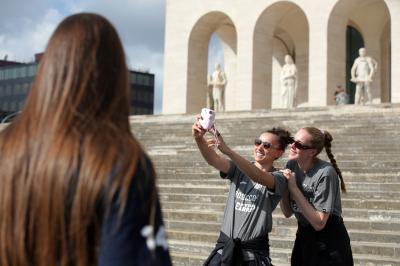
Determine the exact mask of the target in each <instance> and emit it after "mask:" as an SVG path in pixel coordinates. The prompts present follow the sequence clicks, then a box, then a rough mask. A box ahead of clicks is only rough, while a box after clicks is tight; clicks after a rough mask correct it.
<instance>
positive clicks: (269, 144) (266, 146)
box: [254, 139, 272, 149]
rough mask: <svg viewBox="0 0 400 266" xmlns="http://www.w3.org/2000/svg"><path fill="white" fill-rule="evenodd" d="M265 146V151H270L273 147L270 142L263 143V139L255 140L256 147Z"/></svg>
mask: <svg viewBox="0 0 400 266" xmlns="http://www.w3.org/2000/svg"><path fill="white" fill-rule="evenodd" d="M261 144H262V145H263V148H264V149H270V148H271V147H272V144H271V143H270V142H268V141H262V140H261V139H255V140H254V145H256V146H257V147H258V146H260V145H261Z"/></svg>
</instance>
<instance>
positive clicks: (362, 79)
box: [350, 48, 378, 104]
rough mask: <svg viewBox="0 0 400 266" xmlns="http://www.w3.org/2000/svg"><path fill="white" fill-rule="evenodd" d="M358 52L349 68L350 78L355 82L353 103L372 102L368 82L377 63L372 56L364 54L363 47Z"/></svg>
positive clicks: (365, 52)
mask: <svg viewBox="0 0 400 266" xmlns="http://www.w3.org/2000/svg"><path fill="white" fill-rule="evenodd" d="M358 53H359V55H360V56H359V57H357V58H356V60H354V64H353V66H352V68H351V80H350V81H352V82H354V83H356V95H355V97H354V103H355V104H364V103H365V102H367V103H372V96H371V90H370V84H371V82H372V77H373V75H374V74H375V72H376V70H377V68H378V63H377V62H376V61H375V60H374V59H373V58H372V57H369V56H367V55H366V54H367V51H366V49H365V48H360V50H358ZM366 98H368V99H366Z"/></svg>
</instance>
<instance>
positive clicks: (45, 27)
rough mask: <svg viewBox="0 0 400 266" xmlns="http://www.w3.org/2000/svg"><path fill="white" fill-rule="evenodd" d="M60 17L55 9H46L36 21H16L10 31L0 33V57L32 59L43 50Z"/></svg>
mask: <svg viewBox="0 0 400 266" xmlns="http://www.w3.org/2000/svg"><path fill="white" fill-rule="evenodd" d="M61 19H62V15H61V14H60V13H59V12H58V11H57V10H55V9H47V10H46V11H45V13H44V15H43V16H42V17H41V18H40V19H38V21H36V22H35V21H33V20H32V19H31V18H25V19H22V20H19V21H18V22H17V21H16V25H15V27H14V28H13V30H12V31H8V32H7V31H2V32H1V33H0V58H3V57H4V56H5V55H8V59H9V60H16V61H23V62H27V61H32V60H33V56H34V54H35V53H39V52H43V51H44V49H45V47H46V44H47V42H48V39H49V37H50V35H51V34H52V32H53V31H54V29H55V27H56V26H57V24H58V23H59V22H60V21H61ZM3 29H4V28H3ZM17 29H18V30H17Z"/></svg>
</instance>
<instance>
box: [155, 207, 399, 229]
mask: <svg viewBox="0 0 400 266" xmlns="http://www.w3.org/2000/svg"><path fill="white" fill-rule="evenodd" d="M163 208H164V209H166V210H190V211H213V212H223V211H224V209H225V203H215V202H213V203H212V204H205V203H204V202H193V201H192V202H176V201H175V202H174V201H168V200H163ZM278 211H279V212H280V209H279V206H278V207H277V209H276V210H275V213H276V212H278ZM342 215H343V217H353V218H359V219H361V218H362V219H367V220H369V221H379V222H382V221H386V222H388V221H392V222H394V221H398V222H400V210H398V209H395V210H385V209H375V210H374V209H365V208H364V209H360V208H349V207H347V206H345V205H343V214H342ZM398 229H399V230H400V227H399V228H398Z"/></svg>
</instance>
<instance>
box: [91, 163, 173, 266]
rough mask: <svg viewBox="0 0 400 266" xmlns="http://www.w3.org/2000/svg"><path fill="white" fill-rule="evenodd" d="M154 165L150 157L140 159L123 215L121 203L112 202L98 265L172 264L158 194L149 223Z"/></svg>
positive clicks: (106, 220)
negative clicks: (153, 218) (152, 220)
mask: <svg viewBox="0 0 400 266" xmlns="http://www.w3.org/2000/svg"><path fill="white" fill-rule="evenodd" d="M152 169H153V166H152V164H151V162H150V160H149V159H148V158H147V157H146V158H144V159H143V160H140V162H139V164H138V167H137V170H136V173H135V176H134V177H133V180H132V183H131V187H130V189H129V195H128V199H127V203H126V207H125V211H124V213H123V214H122V216H120V215H119V213H118V211H119V204H118V203H117V201H116V200H115V201H114V202H113V204H112V206H111V210H110V213H109V215H107V216H106V217H105V220H104V222H103V225H102V235H101V244H100V252H99V257H98V265H100V266H110V265H112V266H122V265H172V264H171V259H170V255H169V251H168V244H167V239H166V234H165V228H164V224H163V221H162V215H161V208H160V202H159V198H158V194H157V195H156V199H155V204H154V205H153V208H155V224H154V227H153V226H151V225H150V224H151V222H150V211H151V207H150V208H149V205H148V203H149V202H151V195H152V191H153V186H154V178H155V177H154V176H153V171H152ZM154 229H155V230H154ZM153 231H154V233H152V232H153Z"/></svg>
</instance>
